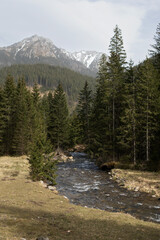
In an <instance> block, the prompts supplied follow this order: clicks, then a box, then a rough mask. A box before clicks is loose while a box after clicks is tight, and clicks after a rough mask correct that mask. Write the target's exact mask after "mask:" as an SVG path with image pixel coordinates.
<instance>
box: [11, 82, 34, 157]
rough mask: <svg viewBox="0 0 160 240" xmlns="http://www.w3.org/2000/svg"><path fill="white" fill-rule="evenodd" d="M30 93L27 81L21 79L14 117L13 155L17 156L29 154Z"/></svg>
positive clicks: (17, 91)
mask: <svg viewBox="0 0 160 240" xmlns="http://www.w3.org/2000/svg"><path fill="white" fill-rule="evenodd" d="M29 95H30V93H29V91H28V90H27V88H26V85H25V81H24V80H23V79H19V81H18V84H17V89H16V100H15V112H14V114H13V116H12V122H13V125H14V129H13V130H14V135H13V142H12V149H13V153H14V154H16V155H23V154H27V146H28V141H29V136H28V134H29V131H28V130H29V125H28V124H29V117H30V115H29V106H28V98H29Z"/></svg>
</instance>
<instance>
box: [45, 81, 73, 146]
mask: <svg viewBox="0 0 160 240" xmlns="http://www.w3.org/2000/svg"><path fill="white" fill-rule="evenodd" d="M51 102H52V103H51V108H50V111H51V112H50V120H49V121H50V128H49V136H50V140H51V143H52V144H53V145H54V146H55V147H56V148H60V147H62V148H64V147H65V146H66V144H67V141H68V108H67V102H66V98H65V94H64V91H63V88H62V85H61V84H59V85H58V87H57V89H56V90H55V92H54V97H53V101H52V99H51Z"/></svg>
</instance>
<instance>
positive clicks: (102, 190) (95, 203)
mask: <svg viewBox="0 0 160 240" xmlns="http://www.w3.org/2000/svg"><path fill="white" fill-rule="evenodd" d="M71 155H72V156H73V161H68V162H66V163H59V164H58V176H57V180H56V181H57V190H58V192H59V193H60V194H61V195H63V196H65V197H67V198H68V199H69V200H70V202H71V203H73V204H77V205H81V206H85V207H90V208H97V209H102V210H107V211H113V212H125V213H129V214H131V215H132V216H134V217H136V218H139V219H143V220H146V221H152V222H157V223H160V201H159V200H158V199H156V198H153V197H151V196H149V195H148V194H147V193H140V192H134V191H128V190H126V189H124V188H122V187H119V186H118V184H117V183H116V182H115V181H113V180H112V179H111V177H110V174H107V173H106V172H103V171H101V170H99V169H98V167H97V166H96V165H95V163H94V162H93V161H91V160H90V159H88V158H87V155H86V154H85V153H78V152H73V153H71Z"/></svg>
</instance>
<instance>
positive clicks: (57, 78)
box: [0, 64, 96, 106]
mask: <svg viewBox="0 0 160 240" xmlns="http://www.w3.org/2000/svg"><path fill="white" fill-rule="evenodd" d="M8 74H10V75H12V76H13V77H14V78H15V80H16V81H17V80H18V79H19V78H20V77H23V78H24V79H25V81H26V84H27V86H33V85H34V82H38V84H39V85H40V86H41V91H42V92H45V91H48V90H54V89H55V88H56V87H57V85H58V83H59V82H61V83H62V85H63V88H64V91H65V92H66V95H67V99H68V102H69V104H70V105H71V106H73V103H74V102H75V101H77V98H78V95H79V91H80V90H81V89H82V88H83V87H84V84H85V81H87V82H88V84H89V86H90V88H91V89H92V90H94V89H95V84H96V79H95V78H92V77H89V76H84V75H81V74H80V73H77V72H74V71H72V70H70V69H67V68H61V67H55V66H49V65H45V64H35V65H13V66H11V67H4V68H2V69H0V85H3V83H4V82H5V79H6V77H7V75H8Z"/></svg>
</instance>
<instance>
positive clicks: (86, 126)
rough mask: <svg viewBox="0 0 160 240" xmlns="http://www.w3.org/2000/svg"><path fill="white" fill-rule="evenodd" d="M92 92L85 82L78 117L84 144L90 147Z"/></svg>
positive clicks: (78, 106)
mask: <svg viewBox="0 0 160 240" xmlns="http://www.w3.org/2000/svg"><path fill="white" fill-rule="evenodd" d="M91 103H92V97H91V90H90V89H89V86H88V83H87V82H85V85H84V88H83V89H82V90H81V91H80V94H79V101H78V105H77V113H78V114H77V117H78V119H79V123H80V129H81V130H80V132H81V133H80V134H81V141H82V143H85V144H87V145H88V146H89V145H90V117H91Z"/></svg>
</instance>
